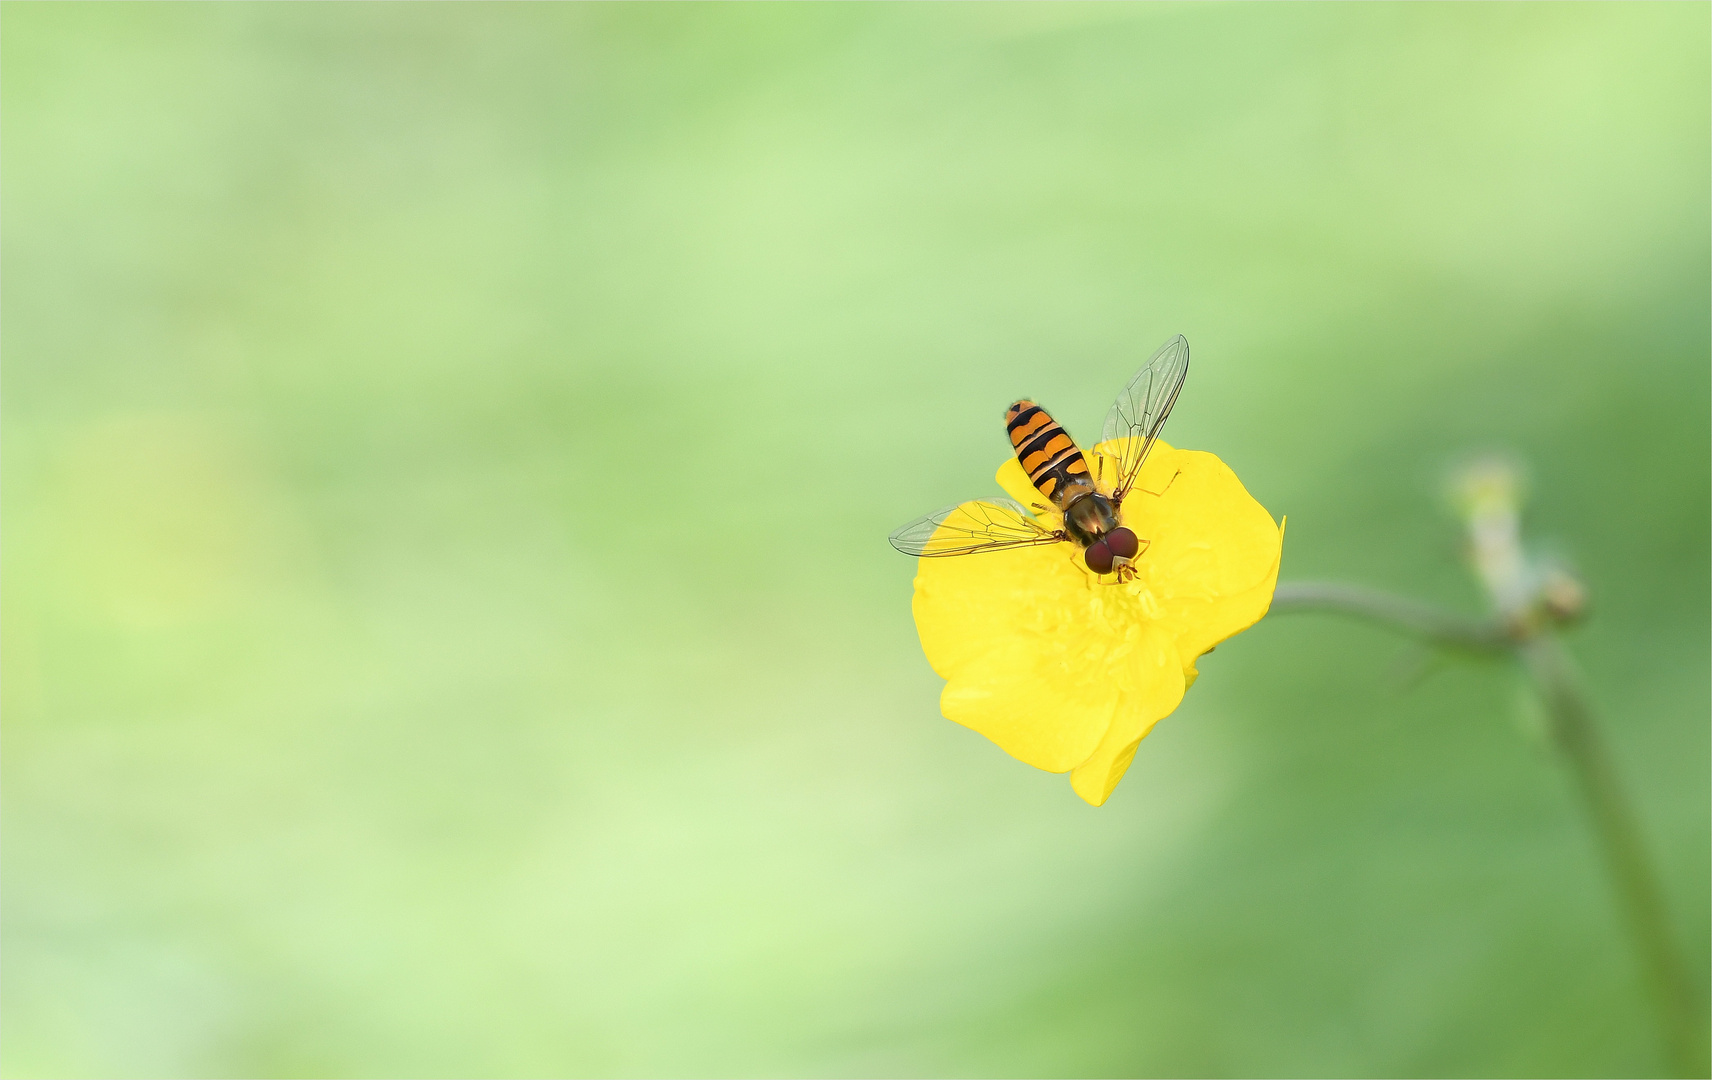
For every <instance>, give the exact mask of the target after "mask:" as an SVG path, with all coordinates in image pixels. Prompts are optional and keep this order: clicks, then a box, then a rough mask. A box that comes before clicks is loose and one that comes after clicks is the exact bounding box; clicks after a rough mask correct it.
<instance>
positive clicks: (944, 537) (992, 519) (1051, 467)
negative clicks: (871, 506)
mask: <svg viewBox="0 0 1712 1080" xmlns="http://www.w3.org/2000/svg"><path fill="white" fill-rule="evenodd" d="M1188 374H1189V342H1188V341H1187V340H1186V339H1185V338H1184V337H1183V335H1181V334H1178V335H1177V336H1176V337H1174V338H1172V339H1171V340H1170V341H1167V342H1166V343H1165V344H1164V345H1161V346H1160V347H1159V351H1158V352H1156V353H1154V354H1153V356H1152V357H1151V358H1149V359H1148V361H1147V363H1146V364H1144V365H1142V368H1141V370H1140V371H1138V372H1136V373H1135V378H1133V379H1131V380H1130V381H1129V385H1127V386H1125V387H1124V388H1123V393H1121V394H1119V395H1118V399H1117V401H1115V402H1113V403H1112V407H1111V411H1110V412H1108V413H1107V414H1106V426H1105V428H1104V430H1103V431H1102V433H1101V435H1100V442H1101V443H1109V442H1111V441H1113V440H1114V439H1122V440H1125V441H1124V442H1122V443H1121V444H1119V447H1118V450H1117V452H1116V453H1115V454H1110V453H1107V452H1105V451H1101V450H1095V451H1094V456H1095V466H1096V468H1097V469H1098V470H1099V475H1098V476H1094V475H1090V473H1089V471H1088V459H1087V456H1086V455H1084V454H1083V453H1082V451H1081V449H1080V448H1079V447H1077V445H1076V442H1075V440H1074V439H1072V438H1071V437H1070V435H1069V433H1068V432H1066V431H1065V430H1064V428H1063V427H1062V426H1060V425H1059V424H1058V422H1057V421H1055V420H1053V419H1052V417H1051V415H1049V414H1048V413H1047V411H1046V410H1045V409H1043V408H1041V407H1040V406H1039V405H1036V404H1035V403H1034V402H1032V401H1028V400H1026V399H1025V400H1022V401H1018V402H1016V403H1015V404H1013V405H1012V406H1011V407H1010V408H1009V409H1007V410H1006V411H1005V429H1006V430H1007V431H1008V432H1009V434H1010V438H1011V447H1012V448H1013V449H1014V450H1015V451H1016V456H1017V461H1018V462H1020V463H1021V464H1022V467H1023V471H1024V472H1026V473H1028V478H1029V481H1030V482H1031V483H1032V484H1034V487H1035V490H1036V491H1038V492H1040V494H1041V496H1042V497H1043V498H1044V499H1045V500H1046V502H1045V503H1034V504H1033V508H1034V509H1035V510H1039V511H1042V512H1043V513H1054V514H1056V515H1058V516H1059V517H1060V518H1061V520H1062V524H1061V526H1060V527H1059V528H1049V527H1048V526H1047V525H1046V524H1043V523H1042V522H1041V520H1040V519H1039V518H1038V517H1036V516H1035V515H1034V514H1033V513H1030V510H1029V507H1026V506H1023V505H1022V504H1021V503H1019V502H1016V501H1015V500H1013V499H978V500H976V501H974V502H965V503H958V504H957V505H956V506H948V507H946V508H945V509H943V510H940V511H937V512H935V513H932V514H927V515H926V516H924V517H919V518H916V519H915V520H914V521H912V522H910V523H909V524H908V525H905V526H904V527H903V528H901V529H899V530H898V531H897V532H894V533H893V534H892V536H891V540H892V546H893V547H895V548H897V549H898V550H899V551H901V552H903V553H904V554H906V555H919V556H921V557H923V558H932V557H939V556H946V555H974V554H979V553H982V552H989V551H1007V550H1010V549H1011V548H1021V547H1039V546H1041V545H1044V544H1060V543H1065V542H1069V543H1073V544H1076V545H1077V546H1078V547H1080V548H1082V549H1083V550H1082V559H1083V561H1084V562H1085V563H1087V566H1088V569H1090V570H1092V571H1093V572H1094V573H1096V574H1099V575H1101V576H1102V577H1103V576H1104V575H1106V574H1112V573H1115V574H1116V575H1117V580H1118V581H1119V582H1123V581H1127V580H1129V578H1130V577H1131V576H1133V575H1134V573H1135V571H1134V569H1133V566H1134V563H1135V560H1136V559H1138V558H1139V557H1140V555H1141V552H1142V551H1144V550H1146V546H1147V541H1145V540H1142V539H1140V538H1138V537H1137V536H1136V535H1135V533H1134V532H1133V531H1131V530H1130V529H1128V528H1126V527H1124V526H1123V525H1121V524H1119V521H1120V518H1119V516H1118V512H1119V510H1120V509H1121V508H1122V506H1123V501H1124V499H1125V497H1127V496H1128V495H1129V494H1130V492H1131V491H1132V490H1134V489H1135V482H1136V478H1137V477H1138V476H1140V475H1141V466H1142V465H1143V463H1145V462H1146V461H1147V454H1148V451H1150V450H1152V449H1153V444H1154V443H1155V442H1156V441H1158V439H1159V431H1160V429H1161V428H1163V427H1164V426H1165V418H1166V417H1168V416H1170V415H1171V406H1172V405H1174V404H1176V402H1177V392H1178V391H1179V390H1181V389H1183V379H1184V377H1185V376H1187V375H1188ZM1108 478H1109V481H1108ZM1048 504H1050V505H1048Z"/></svg>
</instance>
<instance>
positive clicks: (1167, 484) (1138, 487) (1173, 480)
mask: <svg viewBox="0 0 1712 1080" xmlns="http://www.w3.org/2000/svg"><path fill="white" fill-rule="evenodd" d="M1182 475H1183V470H1182V469H1178V470H1177V471H1176V472H1174V473H1172V474H1171V479H1169V480H1167V481H1165V486H1164V487H1162V488H1160V489H1159V490H1158V491H1148V489H1147V488H1144V487H1142V486H1141V485H1140V484H1137V485H1136V486H1135V490H1136V491H1146V492H1147V494H1149V495H1152V496H1154V497H1155V498H1158V497H1159V496H1161V495H1163V494H1165V493H1166V492H1167V491H1170V490H1171V485H1172V484H1174V483H1176V482H1177V478H1178V477H1179V476H1182Z"/></svg>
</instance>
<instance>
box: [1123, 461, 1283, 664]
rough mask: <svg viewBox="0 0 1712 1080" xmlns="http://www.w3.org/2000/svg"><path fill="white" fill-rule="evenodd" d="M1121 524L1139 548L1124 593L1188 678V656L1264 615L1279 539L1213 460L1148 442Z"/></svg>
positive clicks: (1264, 516)
mask: <svg viewBox="0 0 1712 1080" xmlns="http://www.w3.org/2000/svg"><path fill="white" fill-rule="evenodd" d="M1097 450H1098V451H1100V452H1107V453H1111V452H1115V450H1116V446H1115V444H1113V443H1102V444H1101V446H1100V447H1098V448H1097ZM1122 516H1123V522H1124V524H1125V525H1127V526H1128V527H1129V528H1130V529H1131V530H1133V531H1134V532H1135V534H1136V535H1137V536H1139V537H1141V538H1142V539H1143V540H1145V541H1147V548H1146V550H1145V551H1143V552H1142V554H1141V556H1140V558H1138V559H1137V560H1136V564H1135V569H1136V577H1135V580H1134V581H1133V582H1132V583H1131V584H1130V588H1131V589H1132V590H1134V591H1135V593H1136V595H1137V598H1138V599H1139V601H1140V602H1141V605H1142V607H1143V608H1144V609H1146V610H1147V611H1148V612H1149V613H1150V614H1151V615H1153V616H1154V617H1155V618H1157V619H1159V620H1161V621H1163V622H1166V623H1169V624H1171V625H1172V626H1173V627H1174V629H1175V637H1176V641H1177V646H1178V651H1179V652H1181V653H1182V655H1183V658H1184V660H1185V662H1186V663H1188V664H1189V665H1190V667H1189V670H1190V671H1193V664H1194V660H1195V658H1196V657H1198V656H1200V655H1201V654H1203V653H1205V652H1206V651H1207V650H1208V649H1211V648H1212V647H1213V646H1214V645H1217V644H1218V643H1219V642H1221V641H1223V640H1225V639H1226V638H1228V637H1230V636H1231V635H1232V634H1235V633H1238V632H1240V631H1242V630H1244V629H1247V628H1248V627H1249V626H1252V625H1253V624H1254V623H1255V622H1256V621H1258V620H1259V619H1260V617H1261V616H1262V615H1264V614H1266V610H1267V608H1268V607H1270V606H1271V603H1272V591H1273V587H1274V586H1275V584H1276V582H1277V580H1278V563H1279V557H1280V554H1281V553H1282V551H1283V532H1282V530H1281V529H1280V528H1279V527H1278V526H1277V525H1276V524H1274V523H1273V521H1272V515H1271V514H1268V513H1267V512H1266V509H1265V507H1263V506H1261V505H1260V504H1259V503H1258V502H1256V501H1255V500H1254V496H1252V495H1250V494H1249V493H1248V490H1247V489H1246V488H1244V487H1243V486H1242V481H1240V480H1238V479H1237V478H1236V474H1235V473H1233V472H1231V470H1230V467H1229V466H1227V465H1226V464H1225V463H1224V462H1222V461H1220V460H1219V459H1218V457H1217V456H1216V455H1213V454H1208V453H1204V452H1202V451H1198V450H1177V449H1173V448H1172V447H1170V446H1167V445H1166V444H1164V443H1156V444H1155V445H1154V448H1153V452H1152V453H1151V454H1150V455H1149V456H1148V460H1147V464H1146V465H1144V466H1143V467H1142V473H1141V476H1140V477H1139V478H1138V480H1137V483H1136V486H1135V488H1134V489H1132V490H1131V492H1130V495H1129V497H1128V498H1127V499H1125V500H1124V505H1123V508H1122Z"/></svg>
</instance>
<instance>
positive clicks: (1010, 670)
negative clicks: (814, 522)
mask: <svg viewBox="0 0 1712 1080" xmlns="http://www.w3.org/2000/svg"><path fill="white" fill-rule="evenodd" d="M1077 554H1078V552H1077V550H1076V547H1075V545H1073V544H1052V545H1049V546H1046V547H1036V548H1021V549H1016V550H1011V551H997V552H990V553H983V554H975V555H961V556H956V557H953V558H927V559H922V560H921V563H920V568H919V570H918V572H917V573H916V579H915V601H914V605H913V606H914V610H915V624H916V630H917V632H918V633H919V634H920V635H921V646H922V651H923V652H925V653H926V654H927V659H928V662H929V663H931V664H932V665H933V669H934V670H935V671H937V672H939V674H940V675H942V676H944V677H945V679H946V680H947V682H946V686H945V691H944V693H943V694H942V695H941V697H940V704H941V708H942V710H943V711H944V713H945V716H946V718H947V719H949V720H954V721H956V722H957V723H959V724H963V725H964V726H966V727H970V728H973V729H974V730H976V731H979V732H980V733H981V734H983V735H985V736H987V737H988V738H989V739H992V740H993V741H994V742H996V743H998V744H999V745H1000V746H1001V747H1003V748H1004V749H1005V750H1006V751H1007V752H1009V753H1010V754H1012V755H1014V756H1015V757H1017V758H1020V759H1021V760H1023V761H1026V762H1028V763H1029V764H1030V765H1035V766H1038V767H1040V768H1042V769H1046V770H1049V771H1051V772H1065V771H1067V770H1069V769H1071V768H1074V767H1075V766H1076V765H1079V764H1081V763H1082V762H1083V761H1085V760H1087V758H1088V755H1090V754H1092V753H1093V752H1094V749H1095V747H1097V746H1098V745H1099V743H1100V739H1101V738H1102V737H1103V736H1104V735H1105V733H1106V729H1107V728H1108V727H1110V726H1111V722H1112V715H1113V713H1114V711H1115V710H1116V709H1117V706H1118V703H1119V700H1120V698H1121V695H1122V686H1121V685H1119V683H1118V682H1114V681H1106V680H1100V679H1094V678H1088V677H1087V675H1086V671H1087V667H1088V665H1089V664H1097V663H1098V662H1099V659H1098V658H1099V655H1100V654H1103V653H1104V652H1105V651H1107V646H1108V645H1109V644H1110V643H1109V642H1107V641H1105V640H1103V638H1102V635H1101V634H1100V633H1099V629H1098V627H1095V626H1090V624H1089V622H1088V619H1087V607H1088V603H1087V597H1088V586H1087V582H1086V574H1085V573H1083V572H1082V571H1080V570H1079V569H1078V568H1077V567H1076V566H1075V564H1074V563H1073V562H1072V561H1071V559H1072V558H1073V557H1075V556H1076V555H1077Z"/></svg>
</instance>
